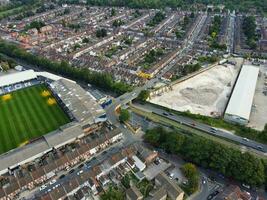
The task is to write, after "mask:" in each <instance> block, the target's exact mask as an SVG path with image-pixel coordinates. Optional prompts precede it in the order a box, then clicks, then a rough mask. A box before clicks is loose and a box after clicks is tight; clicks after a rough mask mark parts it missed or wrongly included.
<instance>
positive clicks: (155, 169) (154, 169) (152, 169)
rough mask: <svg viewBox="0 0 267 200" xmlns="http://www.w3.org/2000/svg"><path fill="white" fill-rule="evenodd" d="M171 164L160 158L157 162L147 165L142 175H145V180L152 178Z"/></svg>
mask: <svg viewBox="0 0 267 200" xmlns="http://www.w3.org/2000/svg"><path fill="white" fill-rule="evenodd" d="M170 166H171V164H170V163H167V162H165V161H164V160H162V159H160V161H159V163H157V164H155V163H152V164H151V165H149V166H148V167H147V169H146V170H145V171H144V175H145V176H146V178H147V180H149V181H150V180H152V179H154V178H155V177H156V176H157V175H158V174H159V173H160V172H163V171H165V170H166V169H168V168H169V167H170Z"/></svg>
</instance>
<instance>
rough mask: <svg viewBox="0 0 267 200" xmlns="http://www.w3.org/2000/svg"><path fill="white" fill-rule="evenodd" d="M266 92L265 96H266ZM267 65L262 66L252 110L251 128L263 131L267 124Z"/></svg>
mask: <svg viewBox="0 0 267 200" xmlns="http://www.w3.org/2000/svg"><path fill="white" fill-rule="evenodd" d="M264 92H265V94H264ZM266 102H267V64H265V65H261V66H260V76H259V78H258V82H257V86H256V90H255V95H254V99H253V106H252V109H251V115H250V122H249V124H248V126H249V127H251V128H254V129H257V130H260V131H261V130H263V129H264V125H265V124H266V123H267V117H266V113H267V104H266Z"/></svg>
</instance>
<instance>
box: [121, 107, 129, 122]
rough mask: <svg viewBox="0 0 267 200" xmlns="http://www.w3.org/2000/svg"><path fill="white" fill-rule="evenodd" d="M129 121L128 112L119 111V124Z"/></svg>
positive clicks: (124, 110)
mask: <svg viewBox="0 0 267 200" xmlns="http://www.w3.org/2000/svg"><path fill="white" fill-rule="evenodd" d="M129 119H130V114H129V111H128V110H127V109H121V112H120V116H119V120H120V121H121V122H126V121H128V120H129Z"/></svg>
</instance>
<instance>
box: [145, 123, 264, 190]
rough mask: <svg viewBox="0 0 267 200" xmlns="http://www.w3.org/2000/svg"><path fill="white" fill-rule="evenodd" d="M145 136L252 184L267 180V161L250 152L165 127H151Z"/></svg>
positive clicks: (159, 145) (149, 140) (173, 151)
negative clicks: (266, 177) (167, 129)
mask: <svg viewBox="0 0 267 200" xmlns="http://www.w3.org/2000/svg"><path fill="white" fill-rule="evenodd" d="M144 139H145V141H146V142H149V143H150V144H152V145H154V146H155V147H157V148H162V149H164V150H165V151H166V152H168V153H172V154H178V155H181V156H182V157H183V158H185V159H186V160H188V161H190V162H192V163H194V164H197V165H200V166H202V167H204V168H209V169H212V170H215V171H217V172H219V173H221V174H223V175H225V176H227V177H231V178H234V179H236V180H237V181H240V182H242V183H246V184H249V185H251V186H261V185H263V184H264V183H266V180H265V176H266V174H267V172H266V168H267V164H266V162H264V161H263V160H261V159H259V158H256V157H255V156H253V155H251V154H249V153H242V152H240V151H238V150H235V149H232V148H230V147H227V146H225V145H222V144H219V143H217V142H214V141H211V140H207V139H205V138H202V137H199V136H196V135H190V136H189V135H182V134H180V133H179V132H177V131H171V132H169V131H166V130H165V129H163V128H162V127H157V128H154V129H150V130H148V131H147V132H146V134H145V136H144Z"/></svg>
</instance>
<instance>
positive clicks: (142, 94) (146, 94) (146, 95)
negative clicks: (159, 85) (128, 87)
mask: <svg viewBox="0 0 267 200" xmlns="http://www.w3.org/2000/svg"><path fill="white" fill-rule="evenodd" d="M149 96H150V92H149V91H148V90H142V91H141V92H140V93H139V95H138V97H137V99H138V100H140V101H143V102H145V101H146V100H147V99H148V98H149Z"/></svg>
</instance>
